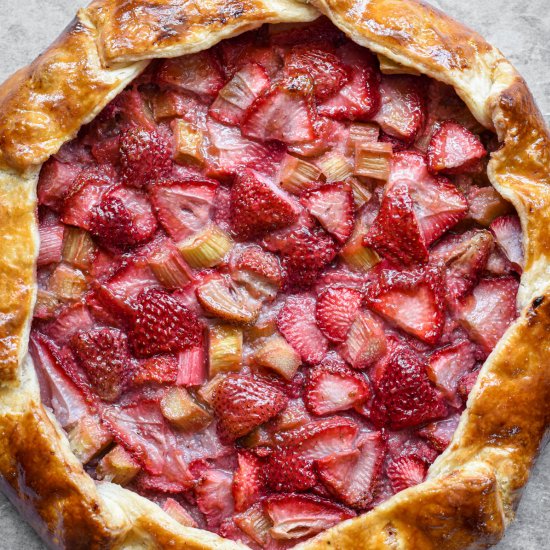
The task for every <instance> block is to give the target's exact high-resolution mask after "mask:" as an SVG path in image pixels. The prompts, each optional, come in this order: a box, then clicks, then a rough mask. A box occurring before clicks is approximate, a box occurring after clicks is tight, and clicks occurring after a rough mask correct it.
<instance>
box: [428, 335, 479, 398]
mask: <svg viewBox="0 0 550 550" xmlns="http://www.w3.org/2000/svg"><path fill="white" fill-rule="evenodd" d="M475 352H476V350H475V346H473V345H472V343H471V342H468V341H462V342H459V343H458V344H455V345H452V346H446V347H444V348H443V349H440V350H438V351H436V352H435V353H434V354H433V355H432V356H431V357H430V362H429V365H428V376H429V377H430V380H431V381H432V382H433V383H434V384H435V385H436V386H437V387H438V388H439V389H440V390H441V392H442V393H443V394H444V395H445V397H446V398H447V400H448V401H449V403H450V404H451V405H453V407H459V406H460V405H461V403H462V401H461V399H460V397H459V396H458V395H457V390H458V384H459V382H460V380H461V379H462V377H463V376H464V375H465V374H466V373H468V372H469V371H470V370H472V368H473V367H474V365H475V364H476V355H475Z"/></svg>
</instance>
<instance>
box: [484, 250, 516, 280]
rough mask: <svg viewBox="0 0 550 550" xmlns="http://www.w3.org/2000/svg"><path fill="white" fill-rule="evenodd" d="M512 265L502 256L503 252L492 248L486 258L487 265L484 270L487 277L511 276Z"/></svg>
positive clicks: (512, 271)
mask: <svg viewBox="0 0 550 550" xmlns="http://www.w3.org/2000/svg"><path fill="white" fill-rule="evenodd" d="M513 267H514V266H513V265H512V263H511V262H510V260H508V258H507V257H506V256H505V255H504V253H503V252H501V251H500V249H499V248H498V247H496V246H494V247H493V250H491V253H490V254H489V257H488V258H487V264H486V266H485V270H486V271H487V274H489V275H513V274H514V273H515V270H514V269H513Z"/></svg>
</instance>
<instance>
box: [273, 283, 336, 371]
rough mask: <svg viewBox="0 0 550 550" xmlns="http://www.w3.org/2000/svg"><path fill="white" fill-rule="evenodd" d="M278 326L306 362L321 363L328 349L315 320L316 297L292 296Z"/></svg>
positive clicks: (282, 310)
mask: <svg viewBox="0 0 550 550" xmlns="http://www.w3.org/2000/svg"><path fill="white" fill-rule="evenodd" d="M277 326H278V327H279V330H280V331H281V333H282V335H283V336H284V337H285V339H286V340H287V342H288V343H289V344H290V345H291V346H292V347H293V348H294V349H295V350H296V351H297V352H298V353H299V354H300V356H301V357H302V360H303V361H305V362H306V363H312V364H316V363H319V362H320V361H321V360H322V359H323V357H324V355H325V354H326V352H327V349H328V342H327V339H326V338H325V337H324V336H323V334H322V332H321V331H320V330H319V329H318V328H317V324H316V322H315V298H314V297H313V296H311V295H308V294H301V295H297V296H290V297H289V298H287V300H286V302H285V305H284V306H283V308H282V309H281V311H280V312H279V315H278V317H277Z"/></svg>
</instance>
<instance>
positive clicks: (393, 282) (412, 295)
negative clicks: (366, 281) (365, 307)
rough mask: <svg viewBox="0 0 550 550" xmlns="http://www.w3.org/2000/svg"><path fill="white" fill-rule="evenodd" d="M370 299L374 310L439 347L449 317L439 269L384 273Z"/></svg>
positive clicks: (367, 297) (370, 293)
mask: <svg viewBox="0 0 550 550" xmlns="http://www.w3.org/2000/svg"><path fill="white" fill-rule="evenodd" d="M366 300H367V303H368V304H369V307H371V308H372V309H374V311H376V312H377V313H380V314H381V315H383V316H384V317H386V318H387V319H389V320H390V321H392V322H393V323H395V324H396V325H397V326H398V327H400V328H401V329H403V330H404V331H406V332H408V333H409V334H412V335H413V336H416V337H417V338H420V339H421V340H423V341H424V342H427V343H428V344H435V343H436V342H437V341H438V340H439V339H440V338H441V334H442V332H443V326H444V322H445V316H444V308H443V302H442V287H441V280H440V273H439V270H438V269H437V268H434V267H428V268H426V269H416V270H412V271H394V270H382V271H381V272H380V276H379V278H378V280H377V281H376V282H375V283H373V284H372V285H371V286H370V287H369V289H368V291H367V295H366Z"/></svg>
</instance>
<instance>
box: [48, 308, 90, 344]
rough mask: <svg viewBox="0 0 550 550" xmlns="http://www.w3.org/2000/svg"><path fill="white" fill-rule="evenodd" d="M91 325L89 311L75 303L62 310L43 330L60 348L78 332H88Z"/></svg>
mask: <svg viewBox="0 0 550 550" xmlns="http://www.w3.org/2000/svg"><path fill="white" fill-rule="evenodd" d="M93 324H94V320H93V319H92V316H91V315H90V311H89V309H88V308H87V307H86V306H84V305H82V304H78V303H77V304H74V305H71V306H69V307H66V308H65V309H63V311H62V312H61V313H60V314H59V315H57V317H56V318H55V320H54V321H52V322H51V323H50V324H48V325H47V327H46V328H45V329H43V330H44V332H45V334H47V335H48V336H49V337H50V338H51V339H52V340H53V341H54V342H55V343H56V344H58V345H60V346H62V345H63V344H66V343H67V342H69V340H70V339H71V338H72V337H73V335H74V334H76V333H77V332H78V331H79V330H88V329H90V328H92V326H93Z"/></svg>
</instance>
